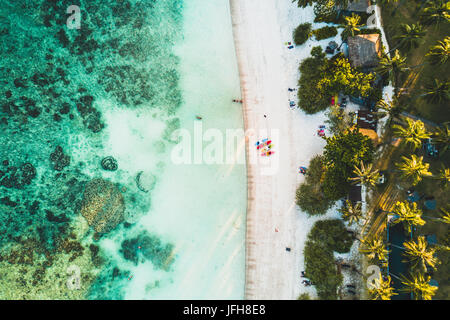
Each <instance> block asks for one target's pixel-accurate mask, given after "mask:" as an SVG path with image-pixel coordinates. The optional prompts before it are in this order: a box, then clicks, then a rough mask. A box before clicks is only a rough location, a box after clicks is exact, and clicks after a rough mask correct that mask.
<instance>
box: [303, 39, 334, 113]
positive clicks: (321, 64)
mask: <svg viewBox="0 0 450 320" xmlns="http://www.w3.org/2000/svg"><path fill="white" fill-rule="evenodd" d="M311 54H312V57H310V58H306V59H305V60H303V61H302V63H301V64H300V68H299V70H300V73H301V76H300V79H299V81H298V87H299V88H298V99H299V101H298V105H299V106H300V108H301V109H302V110H303V111H305V112H306V113H307V114H313V113H316V112H319V111H322V110H325V109H326V108H327V107H328V105H329V102H330V101H329V96H328V95H327V94H325V93H324V92H323V91H322V90H319V89H318V87H317V86H318V83H319V81H320V80H321V79H322V77H323V72H324V70H325V69H326V66H327V59H326V58H325V54H324V53H323V51H322V48H321V47H314V48H313V49H312V50H311Z"/></svg>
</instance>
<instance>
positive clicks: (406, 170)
mask: <svg viewBox="0 0 450 320" xmlns="http://www.w3.org/2000/svg"><path fill="white" fill-rule="evenodd" d="M402 159H403V162H402V163H396V164H395V165H396V166H397V168H398V169H399V170H400V171H401V172H402V176H404V177H405V178H410V179H411V180H412V184H413V186H415V185H416V184H418V183H419V182H420V181H422V178H423V177H426V176H431V175H432V174H431V172H430V171H428V168H429V167H430V164H429V163H424V162H423V157H418V156H416V155H415V154H412V155H411V158H407V157H405V156H402Z"/></svg>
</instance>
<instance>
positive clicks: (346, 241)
mask: <svg viewBox="0 0 450 320" xmlns="http://www.w3.org/2000/svg"><path fill="white" fill-rule="evenodd" d="M352 243H353V240H352V239H351V236H350V235H349V234H348V233H347V231H346V229H345V226H344V223H343V222H342V221H341V220H338V219H334V220H322V221H317V222H316V223H315V224H314V226H313V228H312V230H311V231H310V233H309V234H308V240H307V241H306V245H305V250H304V255H305V273H306V275H307V276H308V277H309V279H311V282H312V283H313V284H314V285H315V286H316V289H317V294H318V296H319V298H320V299H323V300H335V299H337V288H338V287H339V286H340V285H341V284H342V281H343V278H342V275H341V274H340V273H338V272H337V269H336V265H335V260H334V254H333V251H336V252H340V253H345V252H348V251H349V250H350V247H351V245H352Z"/></svg>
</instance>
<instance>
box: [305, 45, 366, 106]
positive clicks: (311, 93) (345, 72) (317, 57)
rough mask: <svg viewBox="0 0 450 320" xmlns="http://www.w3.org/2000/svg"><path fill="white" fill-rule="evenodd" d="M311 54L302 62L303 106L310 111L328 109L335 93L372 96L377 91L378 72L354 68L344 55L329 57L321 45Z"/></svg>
mask: <svg viewBox="0 0 450 320" xmlns="http://www.w3.org/2000/svg"><path fill="white" fill-rule="evenodd" d="M319 50H320V51H319ZM311 54H312V55H313V56H312V57H311V58H307V59H305V60H303V62H302V63H301V64H300V73H301V77H300V80H299V82H298V85H299V89H298V97H299V106H300V108H302V110H303V111H305V112H306V113H308V114H312V113H316V112H319V111H322V110H325V109H326V108H327V107H328V106H329V104H330V98H331V96H333V95H335V94H337V93H339V92H342V93H344V94H346V95H352V96H355V97H360V96H361V97H368V96H369V95H371V94H372V93H373V89H372V82H373V81H374V80H375V74H373V73H369V74H367V73H362V72H359V71H358V70H356V69H354V68H352V67H351V66H350V62H349V61H348V60H347V59H346V58H345V57H344V56H342V55H339V56H337V57H336V58H334V59H331V60H328V59H326V58H325V55H324V54H323V52H322V49H318V48H317V47H314V48H313V49H312V51H311Z"/></svg>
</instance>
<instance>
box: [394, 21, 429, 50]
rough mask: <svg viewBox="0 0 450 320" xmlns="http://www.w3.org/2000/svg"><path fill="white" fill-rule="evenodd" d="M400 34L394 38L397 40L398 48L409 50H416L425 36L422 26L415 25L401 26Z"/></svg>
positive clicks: (404, 24)
mask: <svg viewBox="0 0 450 320" xmlns="http://www.w3.org/2000/svg"><path fill="white" fill-rule="evenodd" d="M400 28H401V32H402V33H401V34H400V35H399V36H396V37H395V38H397V39H399V40H400V42H399V44H398V46H397V47H398V48H404V49H406V50H411V49H413V48H417V47H418V46H419V43H420V39H421V38H422V37H423V36H424V35H425V32H424V31H423V27H422V25H420V24H419V23H417V24H411V25H409V24H406V23H403V24H401V27H400Z"/></svg>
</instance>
